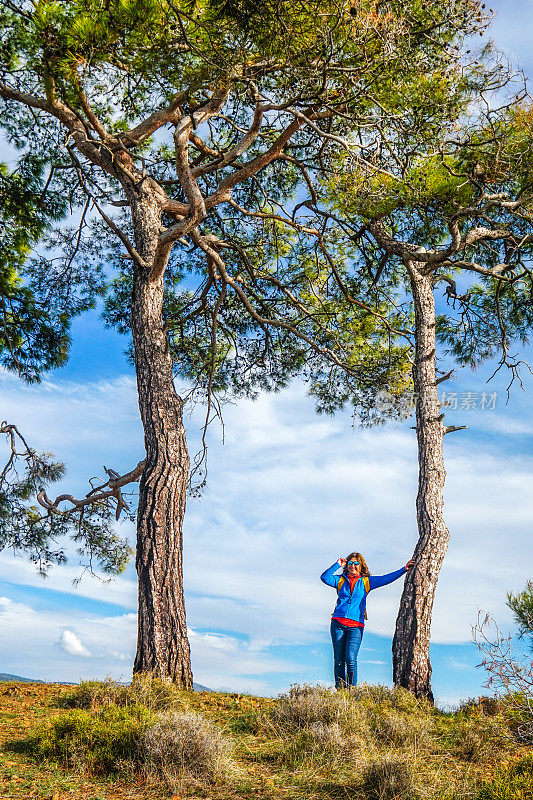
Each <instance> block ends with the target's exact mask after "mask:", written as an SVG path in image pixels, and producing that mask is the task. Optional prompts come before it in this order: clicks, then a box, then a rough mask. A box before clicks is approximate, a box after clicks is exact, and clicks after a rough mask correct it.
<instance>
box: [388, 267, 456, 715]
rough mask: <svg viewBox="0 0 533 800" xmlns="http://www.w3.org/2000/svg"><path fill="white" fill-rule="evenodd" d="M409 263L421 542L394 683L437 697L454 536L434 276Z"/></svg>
mask: <svg viewBox="0 0 533 800" xmlns="http://www.w3.org/2000/svg"><path fill="white" fill-rule="evenodd" d="M421 266H422V265H418V264H416V263H413V262H408V263H407V269H408V272H409V277H410V280H411V290H412V294H413V300H414V308H415V328H416V334H415V339H416V341H415V360H414V365H413V383H414V391H415V402H416V435H417V441H418V494H417V498H416V516H417V524H418V536H419V538H418V543H417V546H416V549H415V553H414V559H415V565H414V567H413V568H412V569H411V570H410V571H409V572H408V573H407V575H406V578H405V584H404V590H403V593H402V598H401V601H400V609H399V612H398V617H397V620H396V631H395V634H394V640H393V644H392V653H393V679H394V683H395V684H397V685H399V686H404V687H405V688H407V689H409V690H410V691H412V692H413V693H414V694H415V695H416V696H417V697H427V698H429V699H430V700H433V693H432V691H431V662H430V659H429V641H430V628H431V615H432V610H433V600H434V596H435V589H436V586H437V580H438V577H439V572H440V569H441V566H442V562H443V560H444V556H445V554H446V549H447V547H448V541H449V538H450V534H449V532H448V529H447V527H446V525H445V523H444V516H443V510H444V498H443V490H444V480H445V477H446V472H445V469H444V459H443V436H444V425H443V423H442V417H441V410H440V404H439V395H438V390H437V383H436V374H435V300H434V296H433V286H432V282H431V276H430V275H424V274H422V273H421V272H420V271H419V269H418V267H421Z"/></svg>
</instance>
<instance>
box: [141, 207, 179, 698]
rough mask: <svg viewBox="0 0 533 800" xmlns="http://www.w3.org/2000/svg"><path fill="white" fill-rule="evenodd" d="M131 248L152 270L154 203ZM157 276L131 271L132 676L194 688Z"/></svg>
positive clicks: (174, 421) (173, 400)
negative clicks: (134, 452)
mask: <svg viewBox="0 0 533 800" xmlns="http://www.w3.org/2000/svg"><path fill="white" fill-rule="evenodd" d="M132 213H133V223H134V230H135V244H136V247H137V251H138V252H139V254H140V255H141V256H142V257H143V258H144V259H145V260H146V261H147V262H148V263H149V264H151V263H152V261H153V258H154V253H155V248H156V243H157V239H158V236H159V232H160V226H161V214H160V210H159V207H158V204H157V200H156V199H154V198H153V197H150V196H146V195H142V196H139V195H138V196H137V198H136V201H134V202H133V203H132ZM163 291H164V286H163V277H162V276H161V275H160V276H159V277H158V278H156V279H151V278H150V276H149V270H147V269H143V268H141V267H140V266H139V265H137V264H135V266H134V280H133V296H132V310H131V329H132V334H133V345H134V352H135V368H136V373H137V388H138V395H139V408H140V412H141V420H142V424H143V428H144V441H145V448H146V460H145V466H144V470H143V474H142V476H141V481H140V485H139V508H138V512H137V554H136V568H137V575H138V580H139V610H138V615H139V616H138V638H137V654H136V657H135V664H134V667H133V671H134V672H145V671H149V672H151V673H152V674H154V675H156V676H158V677H161V678H164V679H166V680H169V679H170V680H172V681H175V682H177V683H178V684H180V685H181V686H183V687H184V688H187V689H190V688H192V671H191V662H190V651H189V641H188V638H187V623H186V618H185V601H184V594H183V566H182V530H183V517H184V514H185V495H186V488H187V480H188V474H189V456H188V452H187V444H186V439H185V429H184V427H183V419H182V410H183V401H182V400H181V398H180V397H179V396H178V395H177V393H176V390H175V388H174V383H173V380H172V361H171V357H170V353H169V349H168V344H167V337H166V333H165V330H164V325H163V316H162V309H163Z"/></svg>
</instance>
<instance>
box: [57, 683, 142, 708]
mask: <svg viewBox="0 0 533 800" xmlns="http://www.w3.org/2000/svg"><path fill="white" fill-rule="evenodd" d="M127 690H128V687H127V686H125V685H123V684H120V683H117V682H116V681H114V680H112V679H111V678H106V680H105V681H82V682H81V683H80V684H78V686H76V687H75V688H74V689H73V690H72V691H71V692H69V693H68V694H65V695H63V696H62V697H60V699H59V705H61V706H63V707H64V708H85V709H89V710H93V709H95V708H100V707H101V706H110V705H115V706H125V705H127Z"/></svg>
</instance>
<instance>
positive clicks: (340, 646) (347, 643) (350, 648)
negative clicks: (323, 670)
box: [331, 619, 364, 689]
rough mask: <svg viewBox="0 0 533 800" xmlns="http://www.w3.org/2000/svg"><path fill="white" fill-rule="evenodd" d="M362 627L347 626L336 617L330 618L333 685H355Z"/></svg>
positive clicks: (340, 686)
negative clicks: (333, 672)
mask: <svg viewBox="0 0 533 800" xmlns="http://www.w3.org/2000/svg"><path fill="white" fill-rule="evenodd" d="M363 630H364V629H363V628H359V627H357V628H349V627H347V626H346V625H341V623H340V622H337V620H336V619H332V620H331V641H332V642H333V663H334V671H335V687H336V688H337V689H342V688H343V687H344V686H355V684H356V683H357V655H358V653H359V648H360V647H361V640H362V638H363Z"/></svg>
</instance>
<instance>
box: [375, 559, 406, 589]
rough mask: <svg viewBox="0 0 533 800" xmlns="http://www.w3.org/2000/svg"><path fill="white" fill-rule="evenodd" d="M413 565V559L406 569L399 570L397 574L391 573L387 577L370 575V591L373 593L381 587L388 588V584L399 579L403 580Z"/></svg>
mask: <svg viewBox="0 0 533 800" xmlns="http://www.w3.org/2000/svg"><path fill="white" fill-rule="evenodd" d="M413 564H414V561H413V559H411V560H410V561H408V562H407V564H406V565H405V567H402V568H401V569H397V570H396V571H395V572H389V573H388V574H387V575H370V576H369V578H368V581H369V583H370V591H372V589H378V588H379V587H380V586H387V584H388V583H392V582H393V581H397V580H398V578H401V577H402V576H403V575H405V573H406V572H409V570H410V569H411V567H412V566H413Z"/></svg>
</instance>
